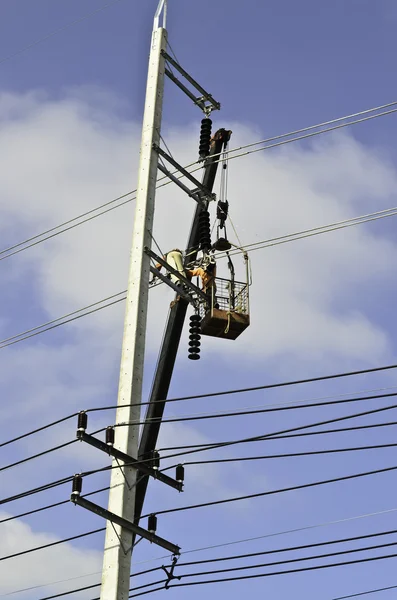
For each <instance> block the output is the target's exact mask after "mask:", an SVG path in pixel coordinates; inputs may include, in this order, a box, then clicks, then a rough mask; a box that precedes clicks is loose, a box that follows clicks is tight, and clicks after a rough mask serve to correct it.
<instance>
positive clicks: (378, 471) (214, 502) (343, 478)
mask: <svg viewBox="0 0 397 600" xmlns="http://www.w3.org/2000/svg"><path fill="white" fill-rule="evenodd" d="M396 470H397V466H392V467H385V468H383V469H374V470H372V471H365V472H363V473H353V474H352V475H343V476H341V477H333V478H331V479H323V480H321V481H314V482H310V483H302V484H299V485H294V486H289V487H285V488H279V489H277V490H267V491H266V492H257V493H256V494H246V495H245V496H236V497H234V498H225V499H223V500H212V501H211V502H201V503H200V504H191V505H189V506H178V507H175V508H168V509H164V510H156V511H154V512H155V514H156V515H165V514H171V513H176V512H183V511H185V510H194V509H196V508H206V507H208V506H217V505H220V504H230V503H231V502H241V501H242V500H252V499H253V498H263V497H265V496H272V495H274V494H283V493H285V492H292V491H296V490H303V489H308V488H312V487H317V486H320V485H328V484H329V483H338V482H341V481H349V480H352V479H359V478H361V477H369V476H372V475H379V474H382V473H390V472H392V471H396ZM148 516H149V515H143V516H142V517H141V518H142V519H143V518H145V517H148Z"/></svg>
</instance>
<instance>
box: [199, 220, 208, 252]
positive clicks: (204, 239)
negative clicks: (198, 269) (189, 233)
mask: <svg viewBox="0 0 397 600" xmlns="http://www.w3.org/2000/svg"><path fill="white" fill-rule="evenodd" d="M198 221H199V237H200V247H201V248H202V249H206V250H208V249H209V248H210V247H211V223H210V214H209V212H208V210H202V211H201V212H200V214H199V218H198Z"/></svg>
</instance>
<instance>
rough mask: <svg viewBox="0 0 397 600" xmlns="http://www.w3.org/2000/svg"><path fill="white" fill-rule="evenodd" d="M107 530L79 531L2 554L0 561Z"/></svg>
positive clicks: (102, 528) (103, 528)
mask: <svg viewBox="0 0 397 600" xmlns="http://www.w3.org/2000/svg"><path fill="white" fill-rule="evenodd" d="M102 531H105V527H101V528H100V529H94V530H93V531H87V532H85V533H79V534H78V535H73V536H71V537H68V538H64V539H62V540H57V541H56V542H50V543H48V544H43V545H41V546H36V547H35V548H29V549H28V550H21V551H19V552H14V554H9V555H8V556H0V561H3V560H9V559H10V558H16V557H18V556H24V555H25V554H31V553H32V552H37V551H39V550H45V549H46V548H52V547H53V546H58V545H59V544H65V543H66V542H72V541H74V540H78V539H80V538H83V537H87V536H89V535H93V534H94V533H100V532H102Z"/></svg>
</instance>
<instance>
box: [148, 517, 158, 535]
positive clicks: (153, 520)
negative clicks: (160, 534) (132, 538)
mask: <svg viewBox="0 0 397 600" xmlns="http://www.w3.org/2000/svg"><path fill="white" fill-rule="evenodd" d="M156 529H157V517H156V515H149V517H148V531H149V533H156Z"/></svg>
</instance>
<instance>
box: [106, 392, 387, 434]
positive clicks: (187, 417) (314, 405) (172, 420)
mask: <svg viewBox="0 0 397 600" xmlns="http://www.w3.org/2000/svg"><path fill="white" fill-rule="evenodd" d="M394 396H397V392H394V393H390V394H377V395H375V396H360V397H358V398H345V399H343V400H328V401H326V402H312V403H307V404H297V405H290V404H288V405H287V406H278V407H272V408H269V407H267V406H265V408H261V407H257V408H256V407H253V410H243V409H239V410H237V411H230V412H226V411H218V412H210V413H201V414H194V415H181V416H180V417H170V418H168V419H160V418H158V417H153V418H149V419H145V420H143V421H136V422H135V421H128V422H122V423H116V424H115V425H114V426H115V427H128V426H129V425H132V424H135V425H145V424H146V423H156V422H159V421H161V423H162V424H163V423H182V422H185V421H201V420H207V419H223V418H226V417H242V416H248V415H257V414H263V413H272V412H280V411H287V410H299V409H303V408H318V407H320V406H332V405H339V404H346V403H350V402H362V401H366V400H377V399H380V398H390V397H394Z"/></svg>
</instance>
